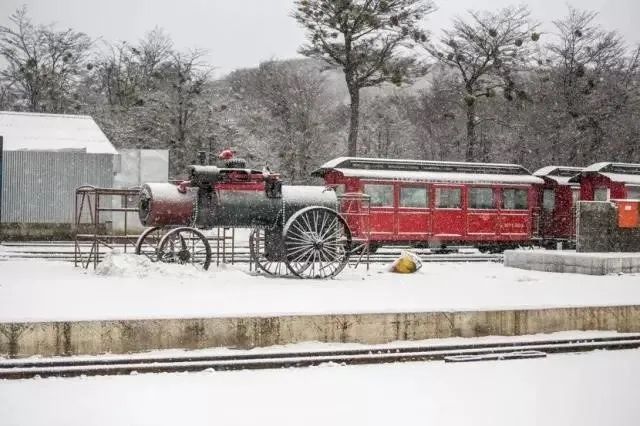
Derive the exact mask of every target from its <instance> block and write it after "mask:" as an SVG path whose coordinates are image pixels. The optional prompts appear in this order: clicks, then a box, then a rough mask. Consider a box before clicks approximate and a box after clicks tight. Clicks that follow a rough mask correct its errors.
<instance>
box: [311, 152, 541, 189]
mask: <svg viewBox="0 0 640 426" xmlns="http://www.w3.org/2000/svg"><path fill="white" fill-rule="evenodd" d="M332 170H335V171H337V172H339V173H341V174H342V175H344V176H351V177H361V178H368V179H383V180H406V181H430V182H434V181H441V182H462V183H501V182H502V183H519V184H520V183H523V184H532V183H537V184H541V183H544V182H543V180H542V179H540V178H538V177H535V176H533V175H531V173H530V172H529V171H528V170H527V169H525V168H524V167H522V166H519V165H517V164H497V163H465V162H450V161H423V160H396V159H387V158H360V157H339V158H336V159H333V160H331V161H328V162H326V163H325V164H323V165H322V166H320V168H319V169H317V170H315V171H314V172H313V175H314V176H324V174H325V173H326V172H328V171H332Z"/></svg>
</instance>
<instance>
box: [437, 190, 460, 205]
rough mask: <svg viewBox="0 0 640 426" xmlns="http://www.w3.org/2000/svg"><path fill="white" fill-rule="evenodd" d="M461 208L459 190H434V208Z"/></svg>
mask: <svg viewBox="0 0 640 426" xmlns="http://www.w3.org/2000/svg"><path fill="white" fill-rule="evenodd" d="M461 206H462V191H461V189H460V188H436V207H437V208H439V209H459V208H460V207H461Z"/></svg>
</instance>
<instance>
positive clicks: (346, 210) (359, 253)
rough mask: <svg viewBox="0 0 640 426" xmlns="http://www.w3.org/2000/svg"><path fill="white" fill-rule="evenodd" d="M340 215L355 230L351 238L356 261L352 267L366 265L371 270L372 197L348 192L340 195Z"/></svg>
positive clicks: (352, 263)
mask: <svg viewBox="0 0 640 426" xmlns="http://www.w3.org/2000/svg"><path fill="white" fill-rule="evenodd" d="M338 204H339V205H340V214H341V215H342V216H343V217H344V218H345V220H346V221H347V223H348V224H349V226H351V227H352V228H353V230H352V231H353V234H352V236H351V241H352V247H351V252H352V253H353V255H354V256H353V259H355V260H354V261H352V262H350V266H353V267H354V268H356V267H358V265H360V264H361V263H365V264H366V266H367V270H369V264H370V254H371V197H370V196H369V195H367V194H364V193H361V192H347V193H344V194H340V195H338Z"/></svg>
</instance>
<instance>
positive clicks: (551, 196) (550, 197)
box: [542, 189, 556, 212]
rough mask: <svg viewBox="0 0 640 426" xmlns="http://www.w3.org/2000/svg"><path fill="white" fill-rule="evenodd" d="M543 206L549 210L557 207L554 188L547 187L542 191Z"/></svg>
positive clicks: (545, 209)
mask: <svg viewBox="0 0 640 426" xmlns="http://www.w3.org/2000/svg"><path fill="white" fill-rule="evenodd" d="M542 208H543V209H544V211H547V212H551V211H553V209H555V208H556V193H555V191H554V190H553V189H545V190H544V191H543V192H542Z"/></svg>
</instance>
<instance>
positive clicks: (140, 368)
mask: <svg viewBox="0 0 640 426" xmlns="http://www.w3.org/2000/svg"><path fill="white" fill-rule="evenodd" d="M636 348H640V335H629V336H619V337H601V338H575V339H562V340H536V341H524V342H522V341H521V342H501V343H477V344H465V345H432V346H417V347H416V346H414V347H410V346H409V347H407V346H404V347H388V348H369V349H352V350H334V351H303V352H290V353H284V352H280V353H253V354H239V355H210V356H193V355H186V356H172V357H150V358H143V357H129V358H121V357H114V358H99V359H79V360H78V359H75V360H74V359H57V360H43V361H22V360H8V361H3V362H0V379H28V378H34V377H75V376H95V375H125V374H132V373H136V372H137V373H159V372H198V371H232V370H252V369H274V368H290V367H310V366H318V365H322V364H326V363H335V364H341V365H364V364H385V363H393V362H418V361H438V360H440V361H442V360H444V361H473V360H486V359H521V358H528V357H540V356H545V355H546V354H552V353H572V352H586V351H593V350H620V349H636Z"/></svg>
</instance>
